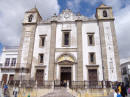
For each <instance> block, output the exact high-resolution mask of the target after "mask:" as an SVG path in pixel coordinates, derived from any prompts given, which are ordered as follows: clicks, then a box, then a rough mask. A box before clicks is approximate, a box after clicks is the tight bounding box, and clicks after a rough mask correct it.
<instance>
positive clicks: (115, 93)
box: [114, 89, 118, 97]
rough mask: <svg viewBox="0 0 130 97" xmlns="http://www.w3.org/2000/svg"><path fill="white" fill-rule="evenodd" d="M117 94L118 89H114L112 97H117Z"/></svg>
mask: <svg viewBox="0 0 130 97" xmlns="http://www.w3.org/2000/svg"><path fill="white" fill-rule="evenodd" d="M117 92H118V89H115V92H114V97H117Z"/></svg>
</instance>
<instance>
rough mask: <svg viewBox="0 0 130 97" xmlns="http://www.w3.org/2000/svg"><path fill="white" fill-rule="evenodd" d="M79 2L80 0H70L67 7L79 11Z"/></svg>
mask: <svg viewBox="0 0 130 97" xmlns="http://www.w3.org/2000/svg"><path fill="white" fill-rule="evenodd" d="M80 2H81V0H71V1H68V2H67V7H68V8H69V9H71V10H73V11H74V12H79V11H80Z"/></svg>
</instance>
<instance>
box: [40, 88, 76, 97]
mask: <svg viewBox="0 0 130 97" xmlns="http://www.w3.org/2000/svg"><path fill="white" fill-rule="evenodd" d="M41 97H74V96H72V95H71V94H70V93H68V92H67V89H65V88H58V89H54V91H53V92H51V93H48V94H47V95H44V96H41Z"/></svg>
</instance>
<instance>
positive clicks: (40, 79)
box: [36, 69, 44, 86]
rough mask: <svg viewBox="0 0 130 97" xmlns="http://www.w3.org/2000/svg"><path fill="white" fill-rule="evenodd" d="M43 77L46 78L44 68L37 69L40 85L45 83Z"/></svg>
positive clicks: (37, 78)
mask: <svg viewBox="0 0 130 97" xmlns="http://www.w3.org/2000/svg"><path fill="white" fill-rule="evenodd" d="M43 78H44V70H40V69H38V70H37V71H36V80H37V84H38V86H42V85H43Z"/></svg>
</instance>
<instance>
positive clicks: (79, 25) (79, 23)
mask: <svg viewBox="0 0 130 97" xmlns="http://www.w3.org/2000/svg"><path fill="white" fill-rule="evenodd" d="M76 23H77V51H78V52H77V63H78V64H77V67H76V68H77V81H83V55H82V20H77V21H76Z"/></svg>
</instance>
